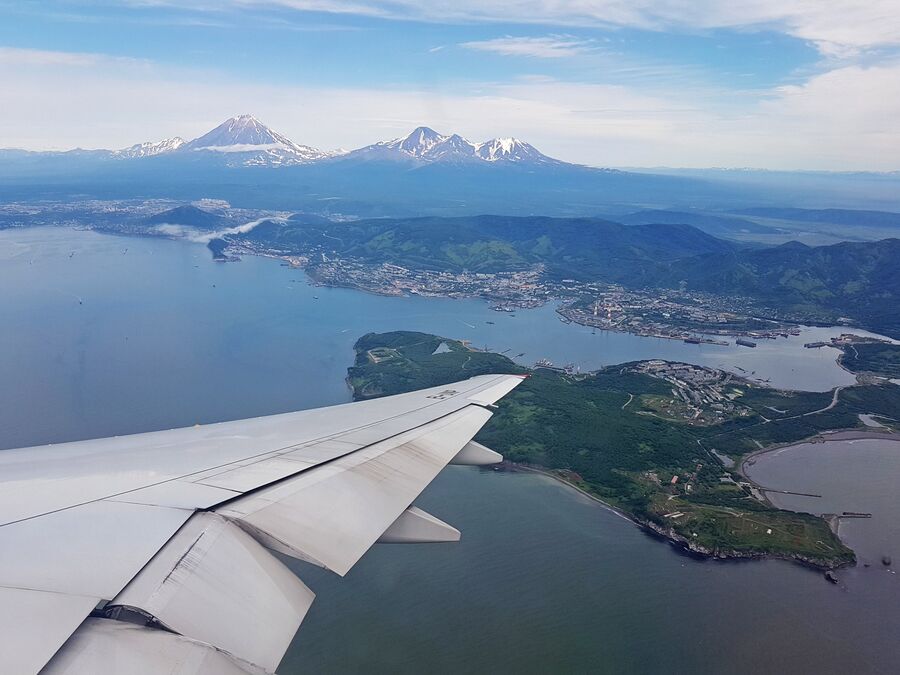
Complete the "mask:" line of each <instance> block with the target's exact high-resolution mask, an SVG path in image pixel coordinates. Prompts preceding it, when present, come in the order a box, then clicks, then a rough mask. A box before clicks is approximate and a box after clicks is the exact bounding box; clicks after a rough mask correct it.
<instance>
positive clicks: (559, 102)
mask: <svg viewBox="0 0 900 675" xmlns="http://www.w3.org/2000/svg"><path fill="white" fill-rule="evenodd" d="M0 103H2V110H3V112H2V115H0V147H18V148H26V149H31V150H47V149H70V148H74V147H83V148H119V147H126V146H129V145H131V144H134V143H139V142H143V141H151V140H159V139H162V138H168V137H172V136H181V137H183V138H186V139H190V138H194V137H196V136H199V135H201V134H203V133H205V132H206V131H208V130H209V129H211V128H212V127H214V126H216V125H217V124H219V123H220V122H222V121H223V120H224V119H226V118H228V117H230V116H232V115H237V114H242V113H250V114H253V115H254V116H256V117H257V118H258V119H260V120H261V121H262V122H264V123H265V124H267V125H269V126H270V127H272V128H273V129H275V130H276V131H279V132H281V133H283V134H285V135H287V136H288V137H290V138H291V139H292V140H294V141H296V142H298V143H302V144H305V145H311V146H314V147H318V148H321V149H337V148H345V149H350V148H355V147H359V146H362V145H366V144H369V143H373V142H376V141H379V140H384V139H389V138H394V137H398V136H402V135H405V134H406V133H408V132H409V131H410V130H411V129H412V128H413V127H416V126H418V125H423V124H424V125H427V126H430V127H432V128H434V129H436V130H438V131H439V132H441V133H447V134H449V133H459V134H461V135H463V136H465V137H467V138H469V139H471V140H473V141H481V140H486V139H488V138H493V137H498V136H500V137H508V136H514V137H516V138H520V139H522V140H525V141H528V142H530V143H532V144H533V145H535V146H536V147H537V148H538V149H540V150H541V151H542V152H544V153H546V154H548V155H551V156H554V157H557V158H560V159H563V160H566V161H571V162H578V163H582V164H588V165H592V166H613V167H659V166H668V167H755V168H768V169H815V170H839V171H845V170H854V171H855V170H865V171H893V170H898V169H900V0H867V1H857V0H740V1H738V2H726V1H724V0H656V1H654V0H347V1H343V0H122V1H119V2H112V1H106V0H40V1H34V2H33V1H31V0H12V1H9V0H0Z"/></svg>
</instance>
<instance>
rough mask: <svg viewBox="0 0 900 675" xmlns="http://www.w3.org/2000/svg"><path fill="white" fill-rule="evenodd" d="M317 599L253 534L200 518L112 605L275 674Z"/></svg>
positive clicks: (112, 610) (205, 516) (217, 520)
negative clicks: (145, 617)
mask: <svg viewBox="0 0 900 675" xmlns="http://www.w3.org/2000/svg"><path fill="white" fill-rule="evenodd" d="M314 597H315V596H314V594H313V593H312V591H310V590H309V589H308V588H307V587H306V586H305V585H304V584H303V582H301V581H300V580H299V579H298V578H297V577H296V575H294V573H293V572H291V571H290V570H289V569H288V568H287V567H285V566H284V565H283V564H282V563H281V562H280V561H279V560H277V559H276V558H275V557H274V556H273V555H272V554H271V553H269V552H268V551H267V550H266V549H264V548H263V547H262V546H260V544H259V543H258V542H257V541H255V540H254V539H253V538H252V537H250V535H248V534H247V533H246V532H244V531H243V530H241V529H240V528H239V527H237V526H236V525H234V524H232V523H230V522H229V521H227V520H226V519H225V518H222V517H221V516H217V515H215V514H213V513H198V514H196V515H195V516H194V517H192V518H191V519H190V521H188V523H187V524H186V525H185V526H184V527H183V528H182V529H181V530H179V532H178V534H176V535H175V536H174V537H173V538H172V539H171V541H169V543H168V544H166V545H165V546H164V547H163V549H162V550H161V551H160V552H159V553H158V554H157V555H156V556H155V557H154V558H153V560H152V561H151V562H150V563H149V564H148V565H147V566H146V567H145V568H144V569H143V570H141V572H140V574H138V575H137V577H135V579H134V580H132V581H131V583H129V584H128V586H126V587H125V589H124V590H123V591H122V592H121V593H120V594H119V595H118V596H116V598H114V599H113V601H112V602H111V603H110V606H109V607H108V608H107V613H108V614H110V615H111V616H113V617H115V616H116V611H117V610H116V608H117V607H122V608H129V609H130V608H136V609H139V610H141V611H142V612H143V613H146V614H149V615H150V616H152V617H153V618H154V619H156V620H157V621H158V622H159V623H161V624H162V625H164V626H166V627H167V628H169V629H170V630H173V631H175V632H177V633H180V634H182V635H189V636H190V637H191V638H193V639H196V640H200V641H201V642H205V643H208V644H210V645H212V646H214V647H216V648H218V649H222V650H225V651H227V652H229V653H230V654H233V655H235V656H237V657H239V658H241V659H243V660H245V661H249V662H250V663H255V664H258V665H259V666H262V667H263V668H265V669H266V670H275V667H276V666H277V665H278V662H279V661H280V660H281V657H282V656H283V655H284V652H285V651H286V650H287V648H288V646H289V645H290V643H291V640H292V639H293V637H294V634H295V633H296V632H297V628H299V626H300V622H301V621H302V620H303V617H304V616H305V615H306V612H307V611H308V610H309V607H310V605H311V604H312V601H313V598H314Z"/></svg>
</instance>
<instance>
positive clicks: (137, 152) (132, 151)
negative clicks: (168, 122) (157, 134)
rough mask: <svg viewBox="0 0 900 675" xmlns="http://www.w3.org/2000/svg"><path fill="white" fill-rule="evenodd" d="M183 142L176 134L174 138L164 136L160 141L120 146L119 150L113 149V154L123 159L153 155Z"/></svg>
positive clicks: (176, 147)
mask: <svg viewBox="0 0 900 675" xmlns="http://www.w3.org/2000/svg"><path fill="white" fill-rule="evenodd" d="M184 144H185V140H184V139H183V138H180V137H179V136H176V137H175V138H165V139H163V140H161V141H155V142H154V141H147V142H146V143H135V144H134V145H132V146H131V147H128V148H122V149H121V150H113V155H114V156H116V157H121V158H124V159H134V158H137V157H155V156H156V155H162V154H165V153H167V152H174V151H175V150H178V149H179V148H180V147H182V146H183V145H184Z"/></svg>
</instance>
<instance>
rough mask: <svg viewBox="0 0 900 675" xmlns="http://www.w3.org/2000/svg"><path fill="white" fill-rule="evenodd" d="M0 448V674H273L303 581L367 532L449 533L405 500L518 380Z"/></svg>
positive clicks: (399, 538)
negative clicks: (300, 563)
mask: <svg viewBox="0 0 900 675" xmlns="http://www.w3.org/2000/svg"><path fill="white" fill-rule="evenodd" d="M521 380H522V378H521V376H516V375H483V376H479V377H474V378H472V379H469V380H465V381H462V382H457V383H454V384H450V385H447V386H442V387H434V388H431V389H425V390H422V391H417V392H411V393H408V394H400V395H398V396H390V397H385V398H379V399H374V400H370V401H363V402H359V403H348V404H345V405H338V406H333V407H330V408H321V409H317V410H306V411H301V412H296V413H288V414H283V415H273V416H269V417H258V418H254V419H248V420H240V421H235V422H223V423H221V424H211V425H205V426H195V427H190V428H186V429H172V430H169V431H157V432H151V433H145V434H136V435H133V436H120V437H115V438H104V439H99V440H90V441H78V442H74V443H63V444H58V445H49V446H43V447H35V448H23V449H19V450H4V451H0V673H11V674H20V673H21V674H28V673H38V672H41V673H46V674H52V675H57V674H59V673H79V674H80V673H99V672H114V673H135V674H142V673H147V674H148V675H149V674H151V673H152V674H154V675H155V674H157V673H167V674H169V673H171V674H175V673H178V674H182V673H184V674H187V673H191V674H195V673H204V674H206V673H208V674H210V675H212V674H215V675H219V674H222V673H272V672H274V671H275V668H276V667H277V666H278V663H279V662H280V661H281V658H282V656H283V655H284V652H285V650H286V649H287V648H288V646H289V644H290V642H291V640H292V639H293V637H294V634H295V633H296V631H297V628H298V627H299V625H300V623H301V621H302V620H303V617H304V616H305V614H306V612H307V610H308V609H309V607H310V605H311V603H312V601H313V593H312V592H311V591H310V590H309V589H308V588H307V587H306V586H305V585H304V584H303V582H302V581H300V579H298V578H297V577H296V575H294V574H293V573H292V572H291V571H290V570H288V568H287V567H285V566H284V564H283V563H282V562H281V561H280V560H278V558H276V557H275V556H273V555H272V554H271V552H270V551H278V552H280V553H284V554H287V555H288V556H291V557H294V558H299V559H301V560H305V561H308V562H310V563H313V564H315V565H319V566H321V567H324V568H326V569H329V570H332V571H334V572H335V573H337V574H339V575H342V576H343V575H344V574H346V573H347V572H348V571H349V570H350V568H352V567H353V565H354V564H356V562H357V561H358V560H359V559H360V558H361V557H362V556H363V554H365V552H366V551H367V550H368V549H369V548H370V547H371V546H372V545H373V544H375V543H376V542H378V541H382V542H434V541H455V540H457V539H459V536H460V535H459V532H458V531H457V530H456V529H454V528H453V527H451V526H450V525H447V524H446V523H444V522H442V521H440V520H438V519H437V518H435V517H434V516H431V515H430V514H428V513H425V512H424V511H422V510H420V509H418V508H416V507H415V506H413V505H412V504H413V502H414V500H415V499H416V497H417V496H418V495H419V494H420V493H421V492H422V490H423V489H424V488H425V487H426V486H427V485H428V484H429V483H430V482H431V481H432V479H434V477H435V476H436V475H437V474H438V472H440V470H441V469H443V468H444V467H445V466H446V465H447V464H450V463H458V464H491V463H494V462H497V461H499V460H500V459H501V457H500V456H499V455H498V454H497V453H495V452H493V451H491V450H489V449H487V448H485V447H483V446H481V445H479V444H478V443H475V442H474V441H472V438H473V437H474V436H475V434H476V432H477V431H478V430H479V429H480V428H481V427H482V425H483V424H484V423H485V422H486V421H487V420H488V419H489V418H490V416H491V412H490V409H489V408H491V407H492V405H493V404H494V402H495V401H497V400H498V399H500V398H501V397H502V396H504V395H505V394H507V393H508V392H509V391H511V390H512V389H513V388H514V387H515V386H516V385H517V384H519V383H520V382H521Z"/></svg>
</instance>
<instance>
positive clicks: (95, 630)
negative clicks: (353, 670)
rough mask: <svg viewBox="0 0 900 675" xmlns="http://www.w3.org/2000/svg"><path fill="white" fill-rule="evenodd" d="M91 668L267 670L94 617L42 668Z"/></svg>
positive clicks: (239, 673) (241, 674)
mask: <svg viewBox="0 0 900 675" xmlns="http://www.w3.org/2000/svg"><path fill="white" fill-rule="evenodd" d="M10 672H14V671H10ZM88 673H127V674H128V675H160V674H161V673H165V675H248V673H249V675H266V671H265V670H263V669H262V668H259V667H256V666H254V665H253V664H250V663H242V662H241V661H240V660H238V659H237V658H235V657H233V656H231V655H229V654H226V653H225V652H222V651H219V650H217V649H215V648H213V647H210V646H209V645H206V644H203V643H202V642H198V641H196V640H191V639H190V638H186V637H184V636H182V635H176V634H175V633H169V632H168V631H163V630H157V629H154V628H146V627H144V626H138V625H136V624H133V623H125V622H123V621H112V620H110V619H93V618H92V619H87V620H86V621H85V622H84V623H83V624H82V625H81V626H80V627H79V628H78V630H77V631H75V633H73V634H72V637H70V638H69V639H68V641H67V642H66V643H65V644H64V645H63V646H62V649H60V650H59V651H58V652H57V653H56V655H55V656H54V657H53V659H52V660H51V661H50V662H49V663H48V664H47V665H46V667H45V668H44V669H43V670H42V671H41V675H87V674H88Z"/></svg>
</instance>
